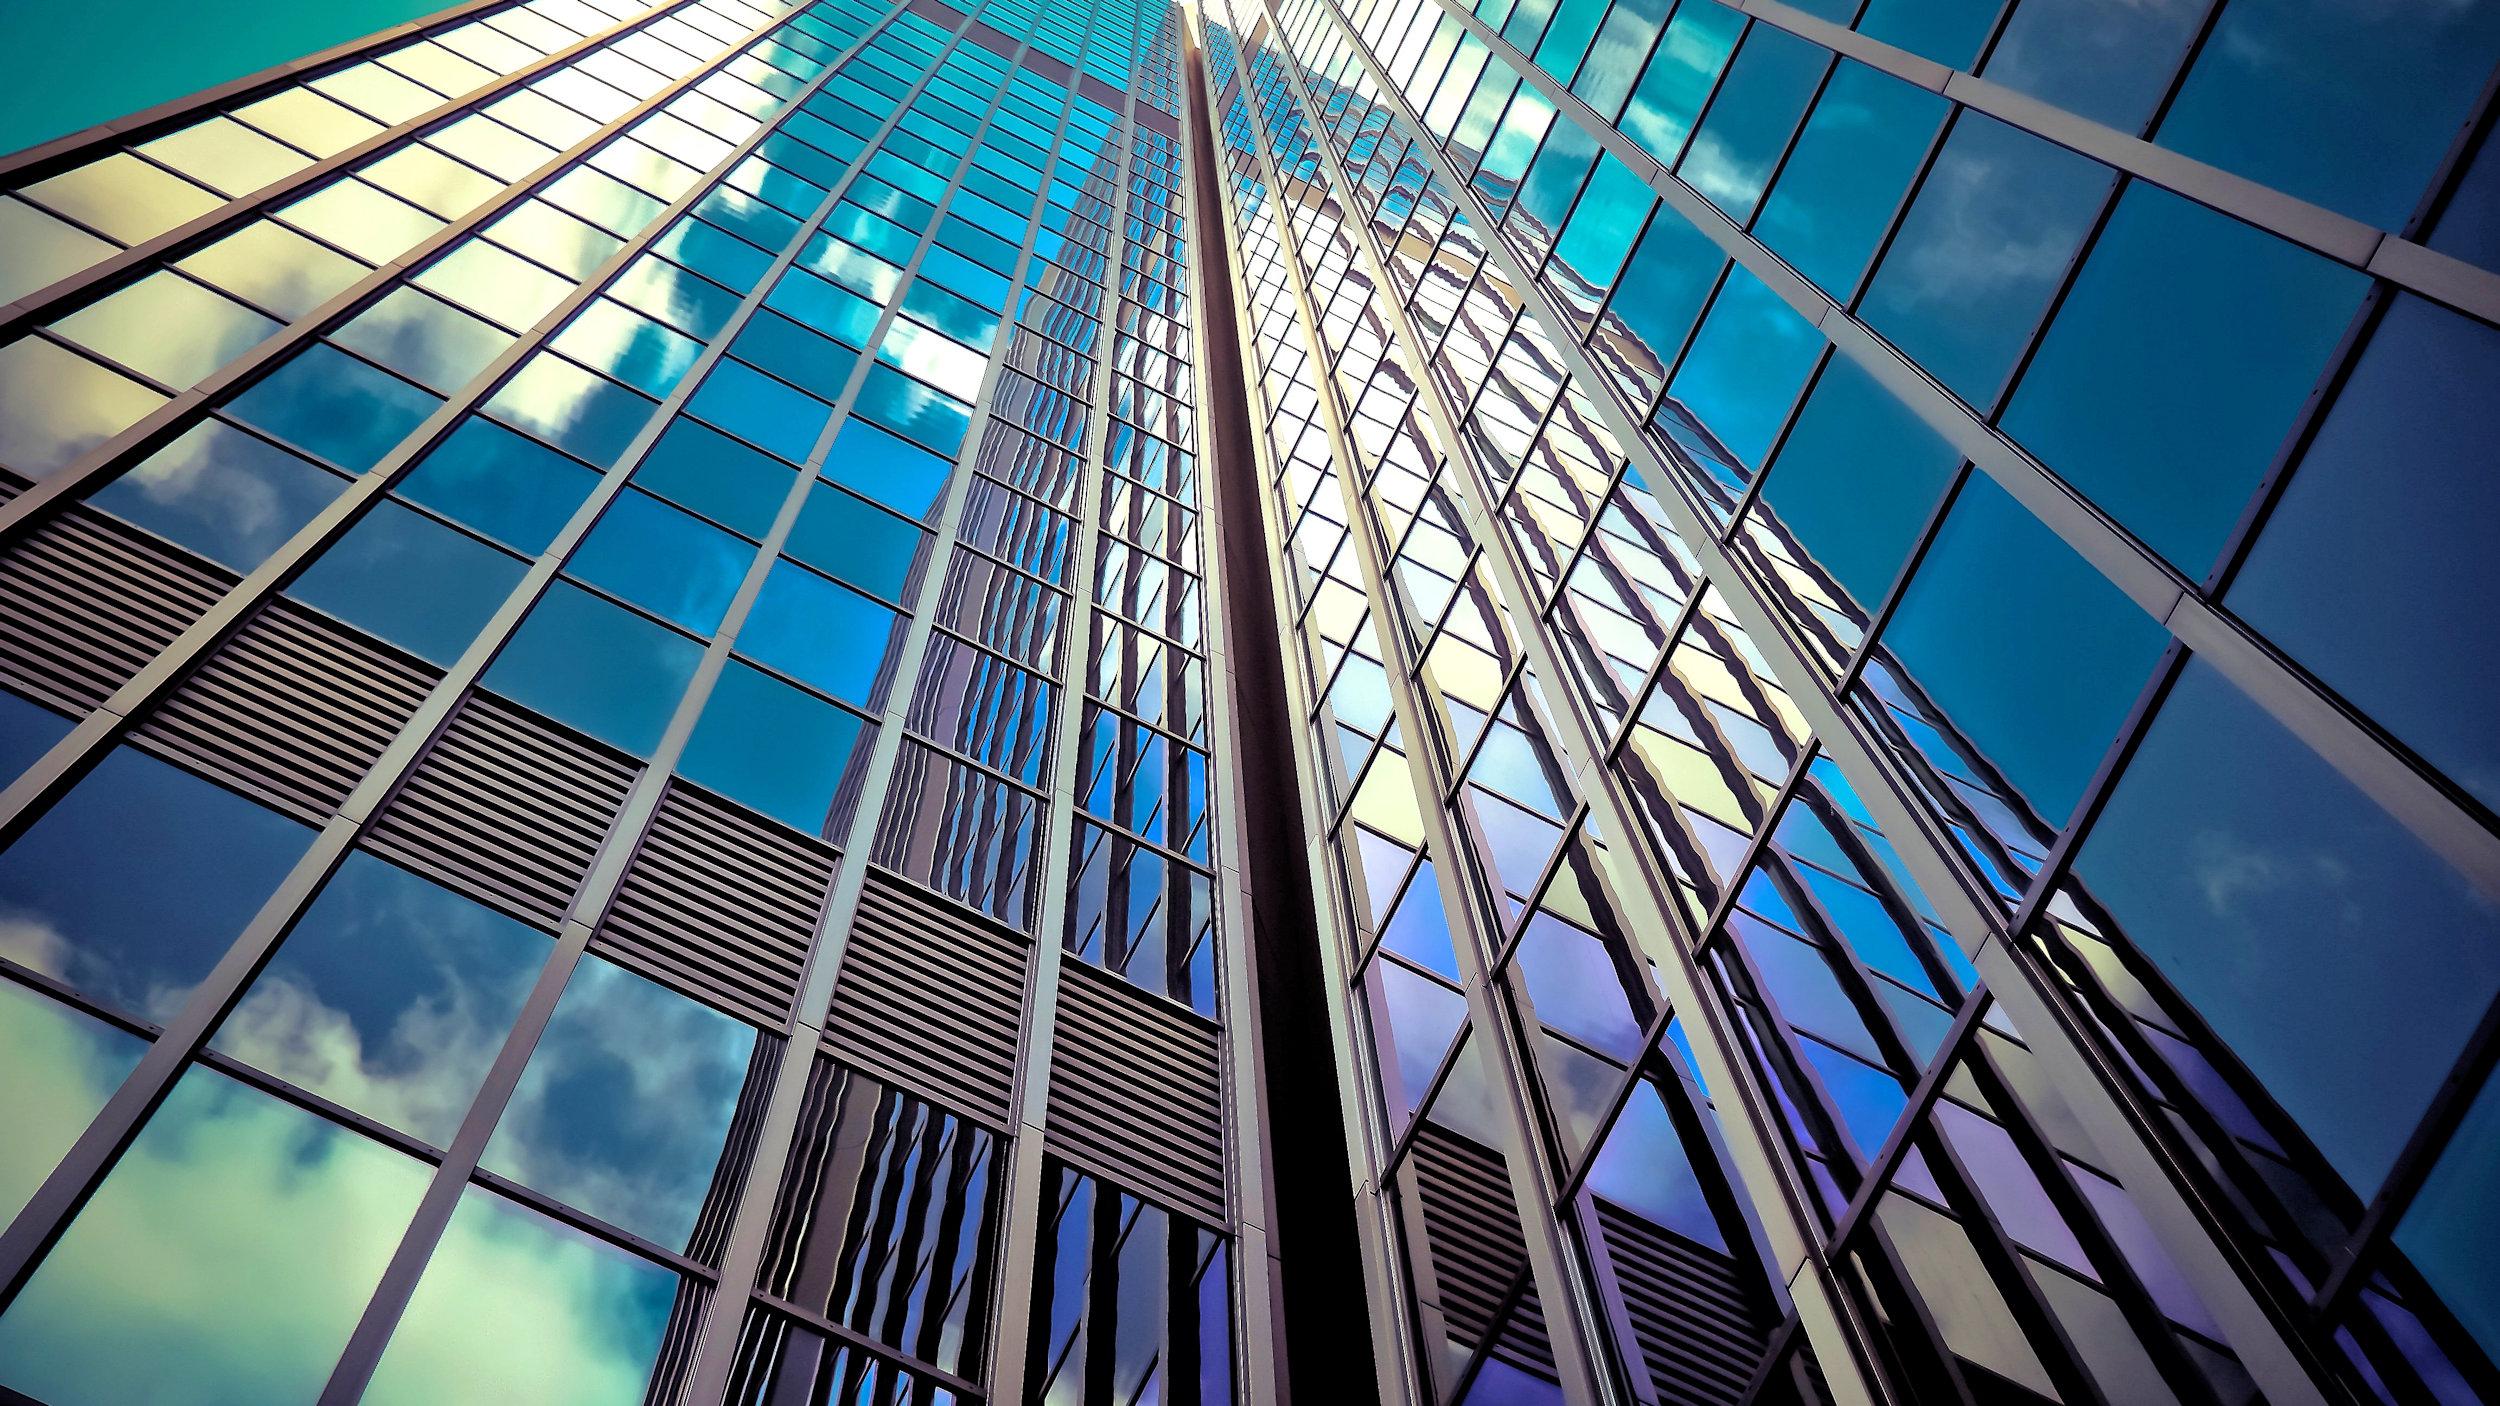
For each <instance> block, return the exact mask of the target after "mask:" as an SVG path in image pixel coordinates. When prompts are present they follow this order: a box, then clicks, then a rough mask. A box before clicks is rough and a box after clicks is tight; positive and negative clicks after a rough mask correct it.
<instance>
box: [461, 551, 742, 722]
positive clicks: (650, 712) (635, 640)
mask: <svg viewBox="0 0 2500 1406" xmlns="http://www.w3.org/2000/svg"><path fill="white" fill-rule="evenodd" d="M702 658H703V646H701V645H699V644H696V643H695V642H694V641H693V640H690V639H688V638H686V637H685V636H684V635H681V634H678V633H677V632H676V631H674V630H671V629H669V628H667V627H666V626H664V625H656V624H653V623H652V622H651V621H649V620H645V619H644V618H642V617H641V616H639V615H636V614H634V613H633V612H632V611H630V610H627V609H625V608H624V607H623V606H620V605H613V604H610V603H609V602H607V601H604V600H601V599H599V598H598V597H597V596H594V595H592V594H591V593H590V592H588V591H585V590H583V589H582V588H581V587H579V586H574V585H568V584H566V583H564V582H561V581H559V582H557V583H556V584H555V585H553V586H551V587H549V588H548V591H547V594H546V596H545V597H543V598H542V599H541V600H540V601H539V602H538V605H537V607H536V608H535V609H533V610H531V611H530V613H529V618H528V619H526V620H523V621H522V622H521V628H520V629H519V630H517V631H515V632H514V633H513V636H512V641H511V643H509V644H507V645H505V646H504V649H503V653H501V654H500V655H497V656H496V658H495V662H494V665H493V666H492V667H491V668H489V669H488V670H487V671H486V679H485V682H486V686H487V687H489V688H492V689H494V690H495V691H496V692H498V693H501V694H503V695H505V696H506V697H508V698H511V699H512V700H513V701H515V702H518V703H524V704H527V705H528V706H530V707H532V708H536V709H537V710H539V711H540V712H542V713H545V714H546V715H547V716H549V717H551V718H554V719H556V720H557V721H558V722H562V723H566V724H569V725H570V726H573V727H577V728H580V729H581V730H582V731H584V732H587V733H589V734H590V735H591V736H593V737H596V738H599V739H600V740H601V741H604V742H608V743H610V744H612V745H614V746H617V747H621V748H623V749H624V750H626V751H628V752H631V753H633V754H634V755H635V756H638V757H647V756H649V755H651V749H652V748H653V747H656V746H658V745H659V742H660V733H661V731H662V730H663V729H665V728H666V727H667V726H668V719H669V715H670V714H671V713H674V712H675V711H676V710H677V699H678V696H679V695H680V694H683V693H684V692H685V691H686V681H687V680H688V679H690V678H692V677H694V668H695V665H696V664H698V663H700V662H701V661H702Z"/></svg>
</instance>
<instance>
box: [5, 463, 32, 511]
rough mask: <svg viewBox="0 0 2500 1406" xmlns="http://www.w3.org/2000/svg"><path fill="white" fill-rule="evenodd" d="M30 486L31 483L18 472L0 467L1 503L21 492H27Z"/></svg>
mask: <svg viewBox="0 0 2500 1406" xmlns="http://www.w3.org/2000/svg"><path fill="white" fill-rule="evenodd" d="M28 487H29V485H28V483H27V481H26V480H24V479H22V478H19V477H18V476H17V475H16V474H13V473H11V472H9V471H8V470H7V469H0V503H6V502H8V501H9V500H10V499H12V498H14V497H16V496H17V495H19V494H20V493H23V492H25V491H26V490H27V488H28Z"/></svg>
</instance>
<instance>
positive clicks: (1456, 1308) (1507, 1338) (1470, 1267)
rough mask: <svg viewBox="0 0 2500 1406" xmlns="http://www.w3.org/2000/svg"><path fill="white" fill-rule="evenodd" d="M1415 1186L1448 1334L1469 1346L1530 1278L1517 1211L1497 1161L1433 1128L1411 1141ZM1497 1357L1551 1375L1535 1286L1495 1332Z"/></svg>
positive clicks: (1491, 1327)
mask: <svg viewBox="0 0 2500 1406" xmlns="http://www.w3.org/2000/svg"><path fill="white" fill-rule="evenodd" d="M1413 1155H1414V1158H1415V1185H1416V1190H1417V1195H1418V1199H1419V1200H1420V1201H1421V1202H1422V1209H1423V1219H1424V1230H1425V1236H1426V1238H1427V1239H1428V1240H1429V1242H1430V1244H1431V1248H1432V1274H1433V1278H1434V1279H1435V1280H1437V1281H1439V1289H1440V1297H1439V1304H1440V1308H1441V1314H1442V1317H1444V1318H1445V1319H1447V1320H1448V1321H1449V1328H1450V1331H1451V1332H1452V1333H1454V1334H1456V1335H1457V1336H1458V1337H1459V1338H1460V1339H1461V1340H1462V1341H1465V1342H1467V1343H1470V1344H1477V1343H1482V1342H1483V1341H1484V1340H1485V1338H1486V1336H1487V1335H1488V1334H1490V1333H1492V1332H1493V1330H1494V1326H1495V1323H1496V1321H1497V1319H1498V1318H1499V1316H1500V1314H1501V1312H1502V1309H1503V1306H1504V1304H1505V1303H1507V1302H1508V1299H1509V1296H1510V1294H1511V1292H1512V1290H1513V1289H1514V1288H1516V1287H1517V1286H1518V1284H1519V1280H1520V1277H1521V1276H1522V1275H1524V1274H1526V1273H1527V1271H1528V1250H1527V1245H1526V1238H1525V1235H1524V1233H1523V1232H1522V1231H1521V1229H1520V1225H1519V1208H1518V1206H1517V1204H1516V1203H1514V1202H1513V1201H1512V1200H1511V1194H1510V1177H1509V1174H1508V1173H1507V1172H1506V1171H1505V1170H1504V1168H1503V1166H1502V1159H1501V1158H1500V1156H1499V1155H1497V1154H1496V1153H1494V1152H1493V1150H1492V1149H1490V1148H1487V1147H1483V1146H1480V1145H1478V1144H1476V1143H1474V1142H1472V1141H1469V1140H1468V1139H1466V1138H1464V1137H1460V1136H1459V1135H1457V1134H1456V1133H1452V1132H1450V1131H1449V1130H1447V1129H1445V1128H1443V1127H1441V1125H1439V1124H1437V1123H1430V1122H1427V1123H1425V1124H1424V1125H1423V1126H1422V1128H1420V1129H1419V1130H1418V1131H1417V1132H1416V1135H1415V1150H1414V1154H1413ZM1498 1347H1499V1349H1500V1350H1501V1352H1502V1354H1503V1355H1504V1356H1506V1357H1508V1358H1510V1359H1512V1360H1513V1361H1516V1362H1518V1363H1520V1364H1521V1365H1523V1366H1530V1367H1534V1368H1536V1369H1538V1370H1540V1371H1543V1372H1546V1373H1548V1374H1551V1373H1552V1372H1553V1370H1554V1347H1553V1343H1552V1342H1551V1341H1549V1340H1548V1339H1547V1337H1546V1335H1545V1312H1544V1309H1543V1307H1542V1305H1540V1304H1539V1303H1538V1302H1537V1296H1536V1289H1535V1286H1534V1285H1533V1284H1531V1285H1530V1286H1529V1288H1528V1291H1527V1293H1526V1294H1525V1295H1524V1296H1523V1297H1522V1299H1521V1301H1520V1303H1519V1306H1518V1307H1517V1308H1516V1309H1515V1310H1513V1311H1512V1313H1511V1315H1510V1318H1509V1320H1508V1321H1507V1322H1504V1323H1502V1324H1501V1340H1500V1342H1499V1344H1498Z"/></svg>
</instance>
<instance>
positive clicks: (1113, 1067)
mask: <svg viewBox="0 0 2500 1406" xmlns="http://www.w3.org/2000/svg"><path fill="white" fill-rule="evenodd" d="M1045 1127H1046V1129H1047V1133H1048V1137H1047V1141H1048V1143H1049V1146H1050V1149H1051V1150H1052V1151H1053V1152H1056V1153H1058V1154H1059V1155H1060V1156H1062V1157H1065V1158H1066V1159H1067V1160H1068V1161H1069V1162H1071V1163H1073V1164H1075V1165H1076V1166H1078V1167H1081V1168H1083V1169H1085V1170H1086V1171H1090V1172H1098V1173H1100V1174H1101V1175H1103V1176H1106V1177H1108V1178H1110V1179H1111V1180H1112V1181H1114V1182H1117V1183H1119V1184H1120V1185H1122V1186H1124V1187H1127V1188H1128V1189H1129V1190H1131V1191H1135V1192H1138V1193H1139V1194H1141V1195H1144V1196H1147V1197H1150V1198H1152V1199H1154V1200H1157V1201H1161V1202H1163V1203H1165V1204H1167V1205H1169V1206H1171V1207H1173V1208H1174V1209H1176V1210H1181V1211H1186V1212H1188V1213H1189V1214H1191V1215H1194V1216H1198V1217H1201V1218H1203V1219H1205V1220H1206V1221H1208V1222H1209V1223H1210V1224H1213V1225H1217V1226H1221V1225H1223V1224H1224V1221H1225V1216H1224V1097H1223V1091H1222V1082H1221V1075H1220V1074H1219V1072H1218V1066H1217V1058H1216V1043H1215V1032H1214V1031H1212V1030H1210V1029H1208V1028H1207V1027H1206V1026H1204V1025H1202V1024H1199V1023H1198V1022H1196V1021H1194V1020H1191V1019H1189V1018H1188V1017H1186V1016H1184V1015H1182V1014H1181V1013H1179V1012H1178V1011H1175V1010H1173V1009H1171V1008H1169V1007H1167V1006H1164V1005H1162V1004H1160V1003H1158V1002H1156V1001H1153V1000H1151V999H1149V998H1148V997H1146V996H1144V995H1142V994H1140V993H1138V992H1136V991H1135V990H1133V989H1132V988H1131V987H1130V986H1129V985H1128V983H1126V982H1124V981H1122V980H1120V979H1119V978H1118V977H1115V976H1112V975H1110V974H1108V973H1106V972H1104V971H1102V970H1101V969H1100V968H1097V967H1093V966H1089V965H1087V964H1085V963H1083V962H1075V961H1071V962H1069V963H1067V964H1066V965H1065V966H1064V967H1062V968H1061V969H1060V976H1059V1026H1058V1036H1057V1039H1056V1041H1055V1042H1054V1043H1053V1045H1052V1047H1051V1058H1050V1119H1049V1122H1048V1123H1047V1124H1046V1125H1045Z"/></svg>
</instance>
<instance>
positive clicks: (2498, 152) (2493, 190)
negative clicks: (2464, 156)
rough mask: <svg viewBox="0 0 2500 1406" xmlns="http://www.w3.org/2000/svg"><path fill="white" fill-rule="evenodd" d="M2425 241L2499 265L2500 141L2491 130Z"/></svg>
mask: <svg viewBox="0 0 2500 1406" xmlns="http://www.w3.org/2000/svg"><path fill="white" fill-rule="evenodd" d="M2424 242H2425V243H2427V244H2429V245H2430V247H2432V248H2433V249H2436V250H2438V251H2439V252H2440V253H2442V254H2446V255H2449V256H2450V257H2452V258H2458V259H2463V260H2465V261H2466V262H2467V263H2469V264H2480V265H2482V266H2483V267H2484V268H2487V269H2500V141H2493V140H2492V139H2491V136H2490V134H2488V133H2486V134H2484V137H2483V141H2482V144H2481V145H2480V146H2479V147H2477V148H2476V149H2475V152H2474V155H2473V156H2472V157H2471V158H2470V159H2468V160H2467V161H2466V163H2465V173H2464V174H2463V175H2461V176H2459V177H2457V178H2456V185H2455V186H2454V187H2453V188H2452V189H2450V190H2449V192H2448V203H2447V206H2446V207H2445V208H2444V209H2442V210H2441V211H2440V212H2439V219H2438V220H2437V221H2435V222H2434V223H2433V224H2432V225H2431V228H2430V237H2429V238H2428V239H2427V240H2425V241H2424Z"/></svg>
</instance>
